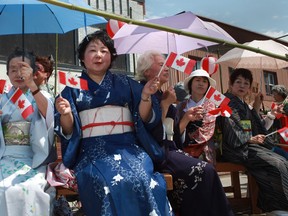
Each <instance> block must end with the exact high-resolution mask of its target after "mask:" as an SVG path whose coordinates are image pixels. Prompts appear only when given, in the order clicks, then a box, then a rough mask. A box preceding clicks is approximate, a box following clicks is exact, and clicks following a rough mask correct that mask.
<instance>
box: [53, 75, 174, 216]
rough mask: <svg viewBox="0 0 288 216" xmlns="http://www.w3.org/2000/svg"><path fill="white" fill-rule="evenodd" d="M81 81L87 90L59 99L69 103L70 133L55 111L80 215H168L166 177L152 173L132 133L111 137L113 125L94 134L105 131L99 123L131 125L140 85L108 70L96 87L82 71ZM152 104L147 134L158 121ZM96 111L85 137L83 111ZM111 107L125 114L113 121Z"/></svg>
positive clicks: (156, 106) (68, 92) (71, 91)
mask: <svg viewBox="0 0 288 216" xmlns="http://www.w3.org/2000/svg"><path fill="white" fill-rule="evenodd" d="M81 78H82V79H85V80H87V82H88V88H89V90H88V91H86V90H80V89H75V88H74V89H72V88H70V87H67V86H66V87H65V89H64V90H63V91H62V92H61V96H62V97H64V98H66V99H67V100H69V102H70V104H71V108H72V112H73V116H74V125H73V133H72V134H71V135H68V136H64V135H63V134H62V132H61V131H62V130H61V126H60V114H59V113H58V112H57V111H55V131H56V133H57V134H58V135H59V136H60V138H61V147H62V160H63V163H64V165H65V166H66V167H68V168H70V169H73V170H74V172H75V175H76V179H77V183H78V192H79V196H80V201H81V203H82V206H83V209H84V212H85V215H87V216H95V215H97V216H98V215H99V216H100V215H103V216H104V215H105V216H109V215H111V216H113V215H115V216H116V215H117V216H126V215H135V216H141V215H143V216H147V215H155V216H156V215H158V216H160V215H161V216H162V215H165V216H166V215H173V212H172V209H171V207H170V204H169V201H168V199H167V196H166V182H165V179H164V177H163V175H162V174H160V173H157V172H154V167H153V162H152V160H151V158H150V157H149V156H148V154H147V153H146V152H145V151H144V150H143V148H141V147H140V144H139V140H138V139H137V136H136V134H135V132H134V131H133V130H132V131H131V130H128V129H127V130H126V131H124V129H123V131H122V132H116V133H114V132H113V127H112V129H111V130H107V131H106V132H103V134H101V133H100V134H99V130H101V131H102V130H104V129H103V128H105V127H106V128H109V127H110V125H106V126H105V127H104V126H103V122H102V124H101V121H100V120H101V119H102V120H103V119H104V122H105V123H107V122H108V124H112V123H111V122H117V121H118V120H119V119H123V118H128V119H130V116H132V120H130V121H132V122H133V121H134V122H135V117H137V118H138V117H139V111H138V106H139V103H140V100H141V92H142V88H143V87H142V86H141V85H140V84H139V83H137V82H136V81H134V80H132V79H131V78H129V77H127V76H125V75H121V74H112V73H111V72H110V71H107V72H106V74H105V76H104V78H103V80H102V82H101V83H100V84H97V83H95V82H94V81H93V80H91V79H90V78H89V76H88V75H87V74H86V71H83V72H82V76H81ZM152 100H153V101H152V106H153V107H152V109H153V113H154V115H153V117H152V119H151V121H150V122H149V123H147V124H146V123H145V127H146V128H147V130H152V129H153V128H154V127H155V125H156V124H158V122H159V120H160V118H161V112H160V109H159V104H158V103H157V101H156V100H155V99H153V97H152ZM95 109H96V111H95V114H93V116H94V115H95V116H96V115H97V120H93V122H92V123H91V124H93V125H94V126H95V127H92V128H90V129H91V131H92V132H93V133H92V132H91V133H92V134H87V133H86V129H85V127H84V126H83V125H86V123H84V122H86V117H83V113H85V112H90V111H91V110H92V111H93V110H95ZM111 109H115V110H117V109H121V110H126V114H127V111H128V114H127V115H126V117H124V114H122V115H120V116H119V117H116V114H115V113H114V112H113V111H111ZM102 110H103V112H104V113H105V114H102V115H100V116H99V115H98V114H97V112H98V111H99V112H100V111H101V112H102ZM107 110H108V111H107ZM109 110H110V111H109ZM114 115H115V118H114V117H113V116H114ZM88 117H89V116H88ZM112 117H113V118H112ZM108 118H110V119H109V120H107V119H108ZM124 121H125V120H124ZM109 122H110V123H109ZM96 125H101V126H100V127H97V126H96ZM90 129H89V130H90ZM94 129H95V130H94ZM95 134H97V135H95Z"/></svg>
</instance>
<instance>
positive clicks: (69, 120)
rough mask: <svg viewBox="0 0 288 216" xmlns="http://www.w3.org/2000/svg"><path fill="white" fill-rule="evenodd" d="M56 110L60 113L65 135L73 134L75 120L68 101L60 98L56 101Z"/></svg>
mask: <svg viewBox="0 0 288 216" xmlns="http://www.w3.org/2000/svg"><path fill="white" fill-rule="evenodd" d="M55 107H56V110H57V111H58V112H59V113H60V115H61V116H60V125H61V127H62V132H63V134H64V135H68V134H72V132H73V125H74V118H73V115H72V111H71V106H70V103H69V101H68V100H66V99H65V98H63V97H61V96H59V97H58V98H57V99H56V101H55Z"/></svg>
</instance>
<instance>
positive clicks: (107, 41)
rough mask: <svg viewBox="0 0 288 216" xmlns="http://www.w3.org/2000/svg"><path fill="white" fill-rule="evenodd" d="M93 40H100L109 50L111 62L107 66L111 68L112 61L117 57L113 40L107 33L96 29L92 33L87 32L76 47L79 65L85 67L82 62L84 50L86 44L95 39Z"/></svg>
mask: <svg viewBox="0 0 288 216" xmlns="http://www.w3.org/2000/svg"><path fill="white" fill-rule="evenodd" d="M95 40H100V41H101V42H102V43H103V44H104V45H105V46H106V47H107V48H108V50H109V51H110V53H111V64H110V66H109V68H111V66H112V62H113V61H114V60H115V59H116V57H117V52H116V49H115V47H114V41H113V40H112V39H111V38H110V37H109V35H108V34H107V33H106V32H105V31H104V30H98V31H95V32H94V33H91V34H88V35H87V36H86V37H85V38H84V39H83V40H82V41H81V43H80V44H79V46H78V49H77V54H78V59H79V60H80V64H81V66H83V67H84V68H85V65H84V63H83V59H84V53H85V50H86V48H87V46H88V44H89V43H90V42H91V41H95Z"/></svg>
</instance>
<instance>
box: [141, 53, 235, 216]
mask: <svg viewBox="0 0 288 216" xmlns="http://www.w3.org/2000/svg"><path fill="white" fill-rule="evenodd" d="M164 64H165V57H164V56H163V55H162V54H161V53H160V52H158V51H154V50H149V51H146V52H145V53H143V54H142V55H141V56H140V57H139V58H138V61H137V79H138V80H139V81H140V82H141V83H142V84H143V85H144V84H145V83H146V82H147V81H148V82H149V80H151V79H153V78H154V77H155V76H159V88H158V89H159V90H158V91H157V92H156V93H155V95H156V98H157V99H158V101H159V103H160V106H161V109H162V121H163V125H164V126H163V125H162V124H161V123H162V122H161V123H160V124H159V125H158V127H157V128H155V129H154V130H153V132H152V133H153V136H154V137H157V140H158V141H159V143H160V144H161V145H162V146H163V147H164V148H165V161H164V162H163V163H158V164H156V166H155V167H156V169H157V170H158V171H160V172H168V173H170V174H171V175H172V176H173V190H172V191H169V193H168V197H169V200H170V202H171V205H172V207H173V210H174V211H175V212H177V213H178V214H179V215H181V216H191V215H193V216H220V215H221V216H232V215H234V213H233V211H232V209H231V207H230V205H229V203H228V200H227V198H226V195H225V192H224V190H223V187H222V184H221V181H220V178H219V176H218V174H217V172H216V170H215V169H214V167H213V165H212V164H209V163H207V162H205V161H202V160H200V159H198V158H194V157H192V156H190V155H188V154H187V153H185V152H184V151H182V150H181V149H179V148H177V146H176V144H175V142H174V140H175V138H176V136H177V137H180V134H179V133H177V130H174V131H173V129H175V128H176V127H178V125H176V126H174V119H176V114H177V110H176V107H175V106H174V105H173V102H175V101H176V95H175V91H174V89H173V88H172V87H169V88H168V89H167V90H165V91H164V92H163V91H162V90H161V86H163V85H164V84H165V83H167V82H168V81H169V76H170V73H169V68H168V67H167V66H163V65H164ZM194 72H195V71H194ZM194 72H193V73H194ZM193 73H192V74H193ZM205 73H206V74H207V76H208V77H209V75H208V73H207V72H205V71H204V73H200V74H199V73H197V72H196V73H195V74H193V75H191V76H189V77H188V79H189V80H192V79H193V78H196V79H197V78H198V77H202V76H203V75H204V76H205V75H206V74H205ZM207 76H206V77H204V78H205V79H207V80H206V82H205V84H206V89H208V83H209V82H210V79H208V78H207ZM209 78H210V77H209ZM211 80H212V81H214V80H213V79H211ZM212 81H211V82H212ZM185 83H186V82H185ZM213 84H214V82H213ZM190 86H192V84H191V85H190ZM187 88H189V89H190V87H187ZM198 91H199V90H198ZM202 92H203V89H202ZM190 93H191V91H190ZM192 93H193V95H194V94H195V92H192ZM203 95H204V92H203ZM198 112H199V110H198V109H196V111H195V110H191V111H190V114H189V116H190V118H191V119H192V118H193V119H194V118H196V119H197V118H203V117H202V115H201V116H200V115H199V116H197V114H198ZM185 118H188V117H185ZM197 120H198V119H197ZM188 122H189V121H188ZM212 123H213V124H214V123H215V121H214V122H212ZM163 127H164V128H165V129H164V131H165V133H164V134H165V136H163ZM178 131H179V129H178ZM174 132H175V134H174ZM212 133H213V132H212ZM173 135H174V137H173ZM198 136H199V138H198V137H197V138H198V139H203V138H202V137H203V136H202V137H201V136H200V135H198ZM211 136H212V135H211ZM173 138H174V139H173ZM178 139H180V138H178Z"/></svg>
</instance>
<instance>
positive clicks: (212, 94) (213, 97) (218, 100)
mask: <svg viewBox="0 0 288 216" xmlns="http://www.w3.org/2000/svg"><path fill="white" fill-rule="evenodd" d="M206 98H207V99H208V100H210V101H211V102H213V103H214V104H215V105H216V106H224V105H227V104H228V103H229V102H230V99H229V98H227V97H226V96H225V95H223V94H221V93H220V92H219V91H217V90H216V89H215V88H213V87H212V86H210V87H209V89H208V91H207V93H206Z"/></svg>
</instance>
